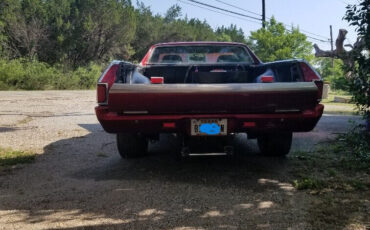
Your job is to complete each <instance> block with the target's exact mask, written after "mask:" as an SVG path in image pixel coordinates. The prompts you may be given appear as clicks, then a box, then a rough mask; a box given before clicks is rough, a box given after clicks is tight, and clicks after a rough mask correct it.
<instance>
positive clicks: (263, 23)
mask: <svg viewBox="0 0 370 230" xmlns="http://www.w3.org/2000/svg"><path fill="white" fill-rule="evenodd" d="M265 24H266V8H265V0H262V28H265Z"/></svg>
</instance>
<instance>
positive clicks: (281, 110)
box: [275, 109, 301, 113]
mask: <svg viewBox="0 0 370 230" xmlns="http://www.w3.org/2000/svg"><path fill="white" fill-rule="evenodd" d="M296 112H301V110H300V109H276V110H275V113H296Z"/></svg>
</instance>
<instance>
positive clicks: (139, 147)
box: [117, 133, 148, 159]
mask: <svg viewBox="0 0 370 230" xmlns="http://www.w3.org/2000/svg"><path fill="white" fill-rule="evenodd" d="M117 147H118V152H119V154H120V155H121V157H122V158H125V159H128V158H136V157H140V156H143V155H145V154H146V153H147V151H148V141H147V140H146V138H145V137H143V136H141V135H138V134H128V133H118V134H117Z"/></svg>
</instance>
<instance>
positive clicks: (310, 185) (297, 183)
mask: <svg viewBox="0 0 370 230" xmlns="http://www.w3.org/2000/svg"><path fill="white" fill-rule="evenodd" d="M293 186H294V187H295V188H296V189H298V190H304V189H311V190H313V189H321V188H323V187H324V183H323V181H321V180H319V179H317V178H301V179H297V180H294V181H293Z"/></svg>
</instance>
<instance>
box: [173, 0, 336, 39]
mask: <svg viewBox="0 0 370 230" xmlns="http://www.w3.org/2000/svg"><path fill="white" fill-rule="evenodd" d="M177 1H179V2H181V3H184V4H187V5H192V6H195V7H198V8H202V9H205V10H208V11H212V12H215V13H219V14H222V15H226V16H229V17H233V18H237V19H240V20H244V21H248V22H252V23H256V24H260V23H259V22H256V21H252V20H247V19H245V18H240V17H236V16H233V15H230V14H235V15H240V16H242V17H248V18H252V19H255V20H258V21H261V19H259V18H255V17H251V16H249V15H245V14H240V13H237V12H234V11H231V10H227V9H222V8H219V7H216V6H212V5H209V4H205V3H201V2H198V1H196V0H187V1H190V2H194V3H196V4H197V5H196V4H192V3H189V2H185V1H183V0H177ZM199 4H200V5H204V6H207V7H209V8H206V7H202V6H199ZM210 8H213V9H217V10H219V11H224V12H227V13H229V14H225V13H222V12H219V11H216V10H212V9H210ZM282 24H283V23H282ZM283 25H284V24H283ZM286 30H287V31H288V32H293V31H292V30H289V29H287V28H286ZM305 36H306V37H307V38H308V39H311V40H315V41H319V42H323V43H327V42H329V41H325V40H322V39H318V38H315V37H312V36H309V35H307V34H305Z"/></svg>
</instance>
